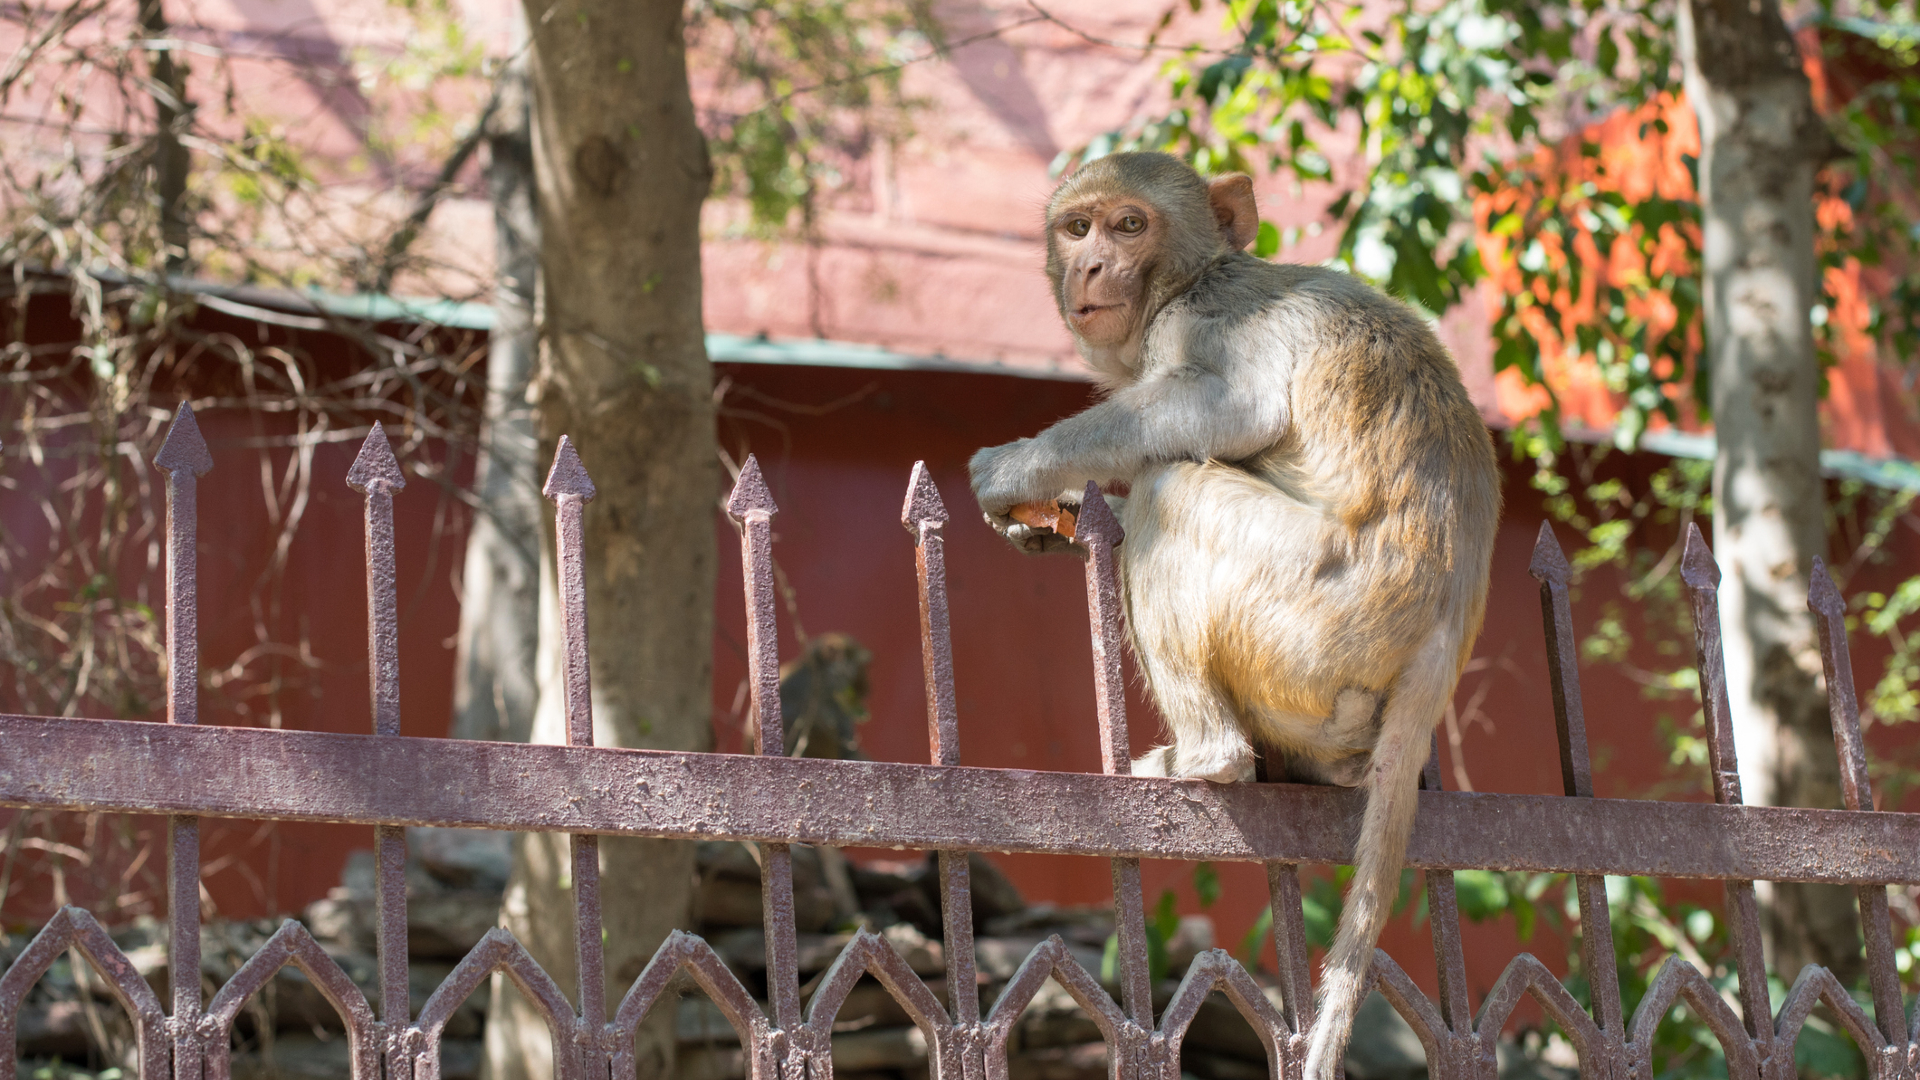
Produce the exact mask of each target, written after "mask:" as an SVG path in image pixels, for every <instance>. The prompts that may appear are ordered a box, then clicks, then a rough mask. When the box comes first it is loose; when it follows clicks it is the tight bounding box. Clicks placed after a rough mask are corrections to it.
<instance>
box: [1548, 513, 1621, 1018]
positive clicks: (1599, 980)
mask: <svg viewBox="0 0 1920 1080" xmlns="http://www.w3.org/2000/svg"><path fill="white" fill-rule="evenodd" d="M1571 569H1572V568H1571V567H1569V566H1568V565H1567V556H1566V553H1565V552H1563V551H1561V549H1560V542H1559V541H1558V540H1555V539H1554V536H1553V526H1552V525H1549V524H1548V523H1547V522H1544V521H1543V522H1541V523H1540V537H1539V539H1538V540H1536V541H1534V545H1533V561H1532V562H1530V563H1528V564H1527V572H1528V573H1530V574H1532V575H1533V577H1534V580H1536V581H1538V582H1539V583H1540V621H1541V622H1542V623H1543V624H1545V627H1546V636H1547V675H1548V680H1549V682H1550V683H1551V685H1552V689H1553V726H1554V730H1555V731H1556V733H1557V734H1558V735H1559V738H1560V779H1561V782H1562V784H1563V785H1565V791H1566V793H1567V795H1568V796H1569V797H1571V798H1582V799H1590V798H1592V797H1593V765H1592V759H1591V758H1590V757H1589V755H1588V751H1587V714H1586V708H1585V706H1584V705H1583V704H1582V703H1581V698H1580V652H1579V649H1578V647H1577V644H1576V640H1575V638H1574V635H1573V602H1572V598H1571V597H1570V596H1569V595H1568V593H1567V583H1568V581H1569V579H1570V576H1571ZM1573 887H1574V892H1575V894H1576V896H1577V897H1578V899H1579V901H1580V963H1581V965H1582V966H1583V967H1585V969H1586V973H1587V985H1588V986H1589V987H1590V988H1591V990H1592V993H1591V996H1592V999H1593V1022H1594V1024H1595V1025H1596V1026H1598V1027H1599V1028H1600V1032H1601V1035H1602V1036H1603V1037H1604V1038H1605V1039H1606V1040H1607V1043H1608V1045H1610V1046H1614V1045H1619V1046H1624V1045H1625V1042H1626V1037H1627V1028H1626V1016H1625V1014H1624V1012H1623V1011H1622V1008H1623V1007H1622V1002H1621V1000H1620V972H1619V970H1618V969H1617V968H1615V966H1614V956H1613V916H1612V912H1611V911H1609V910H1608V908H1607V879H1606V878H1604V877H1600V876H1597V875H1585V876H1580V877H1575V878H1574V879H1573Z"/></svg>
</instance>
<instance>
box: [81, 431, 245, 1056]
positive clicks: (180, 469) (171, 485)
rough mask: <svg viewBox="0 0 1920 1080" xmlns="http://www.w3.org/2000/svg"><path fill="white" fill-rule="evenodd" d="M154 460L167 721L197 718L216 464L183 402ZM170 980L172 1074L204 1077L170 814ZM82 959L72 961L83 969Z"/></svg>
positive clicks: (196, 892)
mask: <svg viewBox="0 0 1920 1080" xmlns="http://www.w3.org/2000/svg"><path fill="white" fill-rule="evenodd" d="M153 464H154V467H155V468H158V469H160V470H162V471H163V472H165V473H166V474H167V723H169V724H198V723H199V722H200V600H199V577H198V575H199V553H198V551H197V550H196V548H197V545H198V534H199V514H198V507H197V505H196V501H195V497H196V494H197V493H196V487H197V485H198V481H199V478H200V477H202V476H205V475H206V474H207V470H209V469H211V468H213V457H212V455H210V454H208V453H207V444H206V440H204V439H202V438H201V437H200V425H199V424H198V423H197V422H196V421H195V420H194V417H193V409H192V407H191V406H189V405H187V404H186V403H185V402H182V403H181V405H180V411H179V412H178V413H176V414H175V415H174V418H173V424H172V426H171V427H169V428H168V430H167V438H166V441H165V442H163V443H161V444H160V452H159V453H158V454H155V455H154V458H153ZM167 920H168V927H167V982H168V983H169V984H170V985H171V986H172V989H173V1025H172V1036H173V1038H172V1042H173V1075H174V1078H175V1080H199V1077H200V1075H201V1072H202V1070H203V1069H204V1068H205V1066H204V1064H203V1060H202V1059H203V1054H202V1048H201V1042H200V1038H199V1034H200V1033H199V1023H200V1011H201V1000H200V819H199V818H198V817H194V816H188V815H181V816H175V817H169V818H168V819H167ZM78 967H79V965H77V964H76V965H75V969H76V970H78Z"/></svg>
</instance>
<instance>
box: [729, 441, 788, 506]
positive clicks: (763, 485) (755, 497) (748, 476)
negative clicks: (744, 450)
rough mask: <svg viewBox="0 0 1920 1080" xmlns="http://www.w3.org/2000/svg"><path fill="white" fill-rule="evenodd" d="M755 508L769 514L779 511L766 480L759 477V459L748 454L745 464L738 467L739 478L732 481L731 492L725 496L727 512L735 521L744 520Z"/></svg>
mask: <svg viewBox="0 0 1920 1080" xmlns="http://www.w3.org/2000/svg"><path fill="white" fill-rule="evenodd" d="M755 510H762V511H765V512H766V513H767V514H769V515H771V514H777V513H779V512H780V508H779V507H778V506H775V505H774V504H773V492H771V491H768V490H767V482H766V481H765V480H763V479H761V478H760V461H759V459H757V458H755V457H754V456H753V455H752V454H748V455H747V463H746V465H745V466H743V467H742V468H741V469H740V479H738V480H735V481H734V482H733V494H732V495H729V496H727V514H728V515H729V516H731V517H732V518H733V520H735V521H745V520H747V515H748V514H750V513H752V512H754V511H755Z"/></svg>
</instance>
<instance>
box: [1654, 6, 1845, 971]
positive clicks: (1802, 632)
mask: <svg viewBox="0 0 1920 1080" xmlns="http://www.w3.org/2000/svg"><path fill="white" fill-rule="evenodd" d="M1680 39H1681V40H1680V47H1681V57H1682V63H1683V64H1684V65H1685V74H1686V90H1687V96H1688V98H1689V100H1690V101H1691V102H1692V104H1693V109H1694V112H1695V114H1696V115H1697V116H1698V117H1699V121H1700V145H1701V154H1700V204H1701V216H1702V219H1703V224H1704V227H1705V237H1704V240H1705V242H1704V245H1703V254H1704V261H1705V265H1704V267H1703V268H1702V292H1703V293H1704V299H1705V308H1706V343H1707V360H1706V362H1707V363H1708V364H1709V365H1710V369H1709V370H1710V374H1711V376H1712V383H1713V426H1714V432H1715V434H1716V436H1717V438H1718V440H1719V449H1718V452H1717V455H1716V457H1715V459H1714V474H1713V498H1714V519H1713V532H1714V551H1715V554H1716V556H1717V557H1718V560H1719V563H1720V570H1721V574H1722V576H1723V578H1724V584H1723V585H1722V586H1721V588H1720V610H1721V617H1722V620H1723V622H1724V625H1725V627H1726V643H1725V648H1726V667H1727V693H1728V698H1729V701H1730V704H1731V707H1732V711H1733V722H1734V730H1735V736H1736V741H1737V743H1738V748H1739V754H1740V780H1741V786H1742V788H1743V789H1744V795H1745V798H1746V801H1748V802H1751V803H1759V804H1766V805H1795V806H1823V807H1837V806H1839V805H1840V793H1839V773H1838V765H1837V762H1836V759H1835V754H1834V748H1833V732H1832V728H1831V726H1830V725H1829V722H1828V719H1827V703H1826V690H1825V686H1824V680H1823V678H1822V676H1821V668H1820V649H1819V644H1818V640H1817V638H1816V637H1815V633H1814V623H1813V618H1812V616H1811V615H1810V614H1809V613H1808V611H1807V580H1808V578H1807V574H1808V571H1809V568H1810V564H1811V562H1812V560H1813V557H1814V556H1815V555H1816V554H1821V553H1823V552H1825V550H1826V505H1825V499H1824V494H1823V491H1822V488H1821V482H1820V426H1819V419H1818V417H1817V415H1816V413H1815V406H1816V405H1817V403H1818V401H1819V397H1820V368H1819V363H1818V360H1817V358H1816V356H1815V352H1814V344H1813V330H1812V323H1811V322H1810V320H1809V312H1810V310H1811V308H1812V306H1813V303H1814V299H1815V296H1816V274H1817V269H1816V265H1815V262H1814V251H1813V231H1814V220H1813V197H1814V173H1815V172H1816V171H1817V170H1818V169H1819V168H1820V166H1821V165H1822V164H1824V163H1825V161H1826V160H1827V159H1828V158H1829V156H1830V155H1831V152H1832V151H1831V148H1832V147H1833V141H1832V136H1831V135H1830V134H1829V133H1828V132H1827V130H1826V128H1825V126H1824V125H1823V124H1822V123H1821V121H1820V118H1819V116H1817V115H1816V114H1815V112H1814V109H1813V99H1812V94H1811V89H1810V86H1809V84H1808V81H1807V77H1806V74H1805V72H1804V70H1803V69H1802V67H1801V62H1800V56H1799V53H1798V50H1797V49H1796V48H1795V46H1794V41H1793V37H1792V35H1791V33H1790V32H1789V31H1788V30H1787V26H1786V23H1785V22H1784V21H1783V20H1782V18H1781V16H1780V9H1779V6H1778V4H1777V2H1776V0H1758V2H1755V3H1747V2H1744V0H1688V2H1686V3H1683V4H1681V5H1680ZM1762 895H1763V897H1764V898H1766V899H1767V900H1768V904H1767V911H1768V914H1767V926H1766V933H1767V939H1768V944H1769V946H1770V951H1771V952H1772V954H1773V955H1772V963H1773V970H1774V971H1775V972H1776V973H1777V974H1778V975H1779V977H1780V978H1782V979H1784V980H1786V981H1787V982H1789V983H1790V982H1792V981H1793V979H1794V977H1795V976H1796V975H1797V974H1798V973H1799V971H1800V968H1801V967H1802V966H1803V965H1805V964H1808V963H1817V964H1823V965H1825V966H1827V967H1829V968H1832V969H1833V970H1834V972H1835V973H1836V974H1838V975H1839V976H1840V977H1841V979H1842V980H1843V981H1851V980H1852V979H1853V978H1854V977H1856V976H1857V975H1858V974H1859V972H1860V970H1861V961H1860V941H1859V930H1858V922H1857V919H1856V916H1855V912H1854V908H1853V897H1852V891H1851V890H1849V889H1847V888H1845V887H1843V886H1834V885H1796V884H1779V885H1774V886H1772V888H1771V889H1770V890H1768V891H1767V892H1765V893H1763V894H1762Z"/></svg>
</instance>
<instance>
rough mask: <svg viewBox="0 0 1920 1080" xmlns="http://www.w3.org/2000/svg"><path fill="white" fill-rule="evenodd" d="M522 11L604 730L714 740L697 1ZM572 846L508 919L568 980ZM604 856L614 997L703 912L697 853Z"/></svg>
mask: <svg viewBox="0 0 1920 1080" xmlns="http://www.w3.org/2000/svg"><path fill="white" fill-rule="evenodd" d="M527 16H528V19H527V21H528V23H529V24H530V25H531V27H532V33H533V48H532V51H531V74H532V82H533V88H534V96H533V110H534V123H533V132H534V154H533V160H534V171H535V176H536V177H537V181H538V202H539V219H540V247H541V254H540V273H541V296H542V309H543V310H542V313H541V340H542V348H543V354H542V365H541V373H540V376H539V378H538V381H537V389H538V392H539V401H538V410H539V420H540V436H541V443H542V460H545V459H546V458H547V457H550V456H551V454H552V452H553V447H554V444H555V442H556V441H557V440H558V438H559V436H560V435H562V434H566V435H569V436H571V437H572V439H573V441H574V444H575V445H576V446H578V447H579V450H580V456H581V458H582V460H583V461H584V463H585V464H586V466H587V469H588V471H589V472H591V473H592V475H593V480H594V484H595V485H596V486H597V487H598V489H599V495H598V497H597V498H596V499H594V501H593V502H592V503H591V504H589V505H588V507H587V511H586V563H587V565H586V572H587V609H588V613H589V620H590V638H589V640H590V648H591V660H592V671H593V691H594V692H593V707H594V718H595V728H596V739H597V740H598V741H599V742H600V743H601V744H602V745H611V746H628V747H656V748H666V749H677V750H704V749H707V748H709V747H710V745H711V742H712V723H711V706H710V699H711V694H712V688H711V681H712V673H711V661H712V658H711V649H712V646H713V577H714V559H715V551H714V539H713V536H714V534H713V513H714V499H715V496H716V494H717V492H718V490H719V487H718V485H719V476H718V470H717V467H716V458H715V455H714V421H713V377H712V372H711V369H710V367H709V365H708V363H707V355H706V348H705V344H704V338H703V333H702V328H701V321H700V204H701V201H702V200H703V199H704V198H705V197H706V193H707V189H708V187H709V186H710V181H711V176H710V165H709V163H708V160H707V154H706V143H705V140H704V139H703V137H702V136H701V133H700V130H699V128H698V127H697V126H696V125H695V123H694V113H693V102H692V99H691V96H690V95H689V93H688V89H687V71H686V56H685V47H684V41H683V37H682V27H681V5H680V3H679V2H678V0H562V2H559V3H551V4H550V3H548V2H547V0H528V4H527ZM548 516H549V518H551V515H548ZM552 542H553V541H552V527H551V525H550V524H549V525H547V526H545V527H543V528H542V530H541V547H542V553H543V557H542V564H543V566H542V572H541V576H540V580H541V589H542V596H541V634H540V642H541V654H542V656H541V662H540V704H539V708H538V710H537V712H536V715H535V721H534V738H535V739H536V740H538V741H543V742H544V741H554V742H558V741H560V732H561V731H562V730H563V728H564V723H563V721H562V712H563V710H562V697H563V693H564V687H563V685H562V681H561V678H560V664H559V656H558V652H559V633H558V629H559V628H558V601H557V597H556V596H555V595H554V593H553V574H552V570H551V567H552V564H553V559H552V555H551V549H552ZM555 795H556V797H558V796H561V795H564V792H556V793H555ZM561 844H564V838H560V837H554V836H545V835H539V836H528V837H527V838H526V839H525V840H524V841H523V843H522V844H521V846H520V848H519V850H518V852H517V854H516V858H515V867H514V878H513V881H512V882H511V883H510V884H509V887H508V892H507V898H506V907H505V910H504V912H503V917H504V919H505V921H506V923H507V925H508V927H509V928H510V929H512V930H513V931H514V932H515V933H516V934H518V935H521V940H522V941H525V942H526V943H527V944H528V946H529V948H531V949H532V950H533V952H534V955H535V957H536V958H537V959H538V960H539V961H540V963H541V964H542V965H544V966H545V967H546V969H547V970H548V971H550V972H552V973H553V975H554V976H555V978H556V979H557V980H558V981H559V983H560V985H561V986H563V987H569V986H571V985H572V984H573V982H574V981H575V980H574V976H573V968H574V964H573V956H572V948H571V941H572V934H573V931H572V919H573V904H572V899H571V897H570V896H569V894H568V893H567V892H566V890H565V888H564V886H566V885H567V884H569V883H568V882H567V881H566V880H565V878H564V876H563V875H564V872H565V871H564V868H565V867H566V866H567V865H568V862H567V860H566V858H565V856H564V855H563V854H562V850H563V849H562V848H561V846H560V845H561ZM600 851H601V862H602V866H603V877H602V880H601V894H602V897H603V909H604V912H605V930H606V947H607V956H606V968H607V983H608V986H607V1000H608V1001H609V1002H614V1003H617V1002H618V1001H619V1000H620V998H621V996H622V995H623V994H624V993H625V992H626V989H627V987H628V986H629V985H630V984H631V983H632V982H633V980H634V978H635V977H637V976H638V975H639V974H640V971H641V969H642V968H643V967H644V966H645V964H646V962H647V961H648V960H649V959H650V958H651V957H652V955H653V952H654V950H655V949H656V948H657V947H658V946H659V944H660V942H661V940H662V939H663V938H664V937H665V936H666V934H667V933H668V931H670V930H672V929H673V928H674V927H676V926H685V925H687V915H688V908H689V905H690V902H691V899H692V885H693V852H692V848H691V846H690V845H687V844H677V843H670V842H665V841H644V840H625V839H612V838H608V839H605V840H603V841H601V846H600ZM509 996H511V995H509ZM672 1022H673V1017H672V1016H671V1010H663V1011H657V1012H656V1015H655V1016H654V1017H653V1018H651V1020H650V1022H649V1024H648V1025H647V1026H645V1027H643V1028H642V1030H641V1034H640V1041H639V1046H638V1061H639V1074H640V1075H641V1076H643V1077H661V1078H665V1077H671V1076H673V1075H674V1068H673V1038H672ZM496 1027H498V1028H499V1029H500V1030H499V1033H498V1035H497V1037H496V1034H495V1028H496ZM488 1036H489V1039H488V1041H489V1047H488V1066H489V1072H490V1074H491V1076H492V1077H493V1080H519V1078H521V1077H545V1076H550V1075H551V1055H550V1053H549V1051H548V1036H547V1033H546V1030H545V1026H544V1024H542V1023H541V1022H540V1021H539V1019H538V1018H537V1017H536V1016H535V1015H534V1014H533V1013H532V1011H531V1010H530V1009H528V1008H526V1007H525V1004H524V1003H514V1004H512V1005H511V1006H510V1007H509V1008H507V1009H505V1010H503V1011H499V1012H496V1013H495V1014H494V1016H493V1018H492V1020H491V1021H490V1023H489V1025H488Z"/></svg>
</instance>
